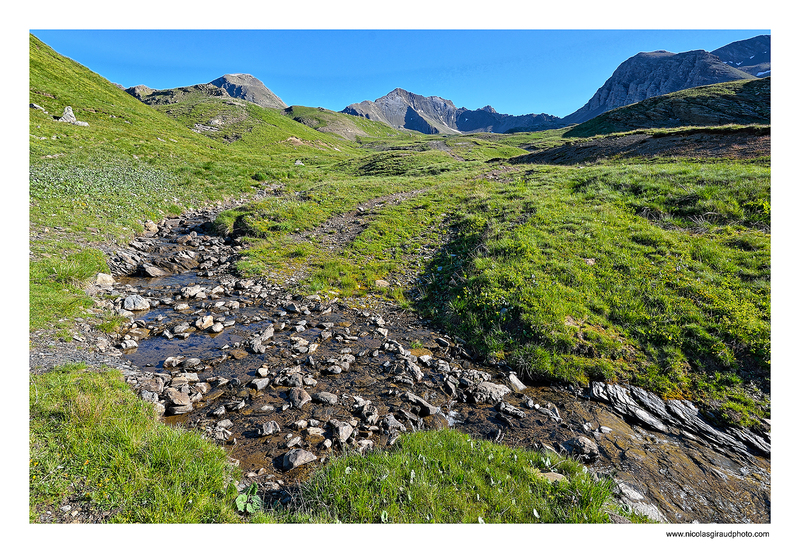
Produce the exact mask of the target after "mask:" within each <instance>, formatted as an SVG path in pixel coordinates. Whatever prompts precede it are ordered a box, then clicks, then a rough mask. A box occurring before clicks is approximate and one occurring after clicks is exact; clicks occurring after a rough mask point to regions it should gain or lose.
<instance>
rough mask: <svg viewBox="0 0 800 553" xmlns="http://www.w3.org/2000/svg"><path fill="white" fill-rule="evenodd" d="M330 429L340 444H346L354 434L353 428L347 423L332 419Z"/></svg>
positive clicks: (329, 423)
mask: <svg viewBox="0 0 800 553" xmlns="http://www.w3.org/2000/svg"><path fill="white" fill-rule="evenodd" d="M328 427H330V428H331V429H332V430H333V437H334V438H336V439H337V440H339V443H345V442H346V441H347V439H348V438H349V437H350V436H351V435H352V434H353V427H352V426H350V424H348V423H346V422H341V421H338V420H335V419H331V420H329V421H328Z"/></svg>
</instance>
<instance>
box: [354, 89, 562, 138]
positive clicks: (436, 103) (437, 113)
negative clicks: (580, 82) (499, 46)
mask: <svg viewBox="0 0 800 553" xmlns="http://www.w3.org/2000/svg"><path fill="white" fill-rule="evenodd" d="M342 113H346V114H349V115H357V116H360V117H366V118H367V119H371V120H373V121H380V122H381V123H385V124H387V125H389V126H391V127H394V128H397V129H407V130H413V131H419V132H421V133H425V134H439V133H445V134H447V133H451V134H452V133H460V132H475V131H483V132H496V133H506V132H509V131H511V130H512V129H515V130H529V131H533V130H542V129H551V128H555V127H558V126H559V124H558V117H555V116H553V115H547V114H545V113H541V114H538V115H537V114H530V115H505V114H500V113H497V111H495V109H494V108H493V107H492V106H485V107H482V108H481V109H479V110H469V109H467V108H463V107H462V108H456V106H455V104H453V102H451V101H450V100H445V99H443V98H440V97H439V96H420V95H418V94H413V93H411V92H408V91H406V90H403V89H402V88H395V89H394V90H392V91H391V92H390V93H389V94H387V95H386V96H383V97H381V98H378V99H377V100H375V101H374V102H370V101H369V100H367V101H364V102H360V103H358V104H350V105H349V106H347V107H346V108H344V109H343V110H342Z"/></svg>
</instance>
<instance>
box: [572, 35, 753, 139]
mask: <svg viewBox="0 0 800 553" xmlns="http://www.w3.org/2000/svg"><path fill="white" fill-rule="evenodd" d="M751 78H753V76H752V75H750V74H748V73H745V72H744V71H741V70H739V69H736V68H733V67H730V66H729V65H727V64H726V63H724V62H722V60H720V59H719V58H718V57H717V56H715V55H713V54H711V53H709V52H706V51H704V50H693V51H690V52H683V53H680V54H673V53H671V52H666V51H664V50H658V51H656V52H640V53H638V54H636V55H635V56H633V57H631V58H628V59H627V60H626V61H624V62H623V63H622V64H621V65H620V66H619V67H618V68H617V69H616V70H615V71H614V73H613V74H612V75H611V77H610V78H609V79H608V80H607V81H606V82H605V83H604V84H603V86H601V87H600V88H599V89H598V90H597V92H596V93H595V94H594V96H592V98H591V99H590V100H589V101H588V102H587V103H586V104H585V105H584V106H583V107H581V108H580V109H578V110H577V111H575V112H573V113H571V114H570V115H568V116H566V117H564V118H563V119H562V122H563V123H566V124H574V123H583V122H584V121H588V120H589V119H591V118H593V117H596V116H598V115H600V114H601V113H604V112H606V111H609V110H611V109H614V108H618V107H622V106H626V105H629V104H633V103H635V102H641V101H642V100H646V99H647V98H651V97H653V96H661V95H663V94H668V93H670V92H677V91H678V90H683V89H686V88H692V87H696V86H702V85H708V84H715V83H722V82H727V81H736V80H742V79H751Z"/></svg>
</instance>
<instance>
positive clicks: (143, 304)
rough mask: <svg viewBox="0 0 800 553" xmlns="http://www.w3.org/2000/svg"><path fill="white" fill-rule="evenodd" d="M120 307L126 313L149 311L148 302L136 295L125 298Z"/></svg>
mask: <svg viewBox="0 0 800 553" xmlns="http://www.w3.org/2000/svg"><path fill="white" fill-rule="evenodd" d="M122 305H123V307H124V308H125V309H126V310H128V311H144V310H146V309H150V302H149V301H147V300H146V299H144V298H143V297H142V296H140V295H138V294H134V295H132V296H128V297H127V298H125V301H124V303H123V304H122Z"/></svg>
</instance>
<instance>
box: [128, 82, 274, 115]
mask: <svg viewBox="0 0 800 553" xmlns="http://www.w3.org/2000/svg"><path fill="white" fill-rule="evenodd" d="M125 92H127V93H128V94H130V95H131V96H133V97H134V98H136V99H137V100H140V101H142V102H144V103H145V104H148V105H163V104H175V103H179V102H180V101H182V100H183V99H185V98H186V97H187V96H188V95H190V94H194V93H200V94H205V95H208V96H212V97H222V98H237V99H241V100H246V101H248V102H252V103H254V104H256V105H259V106H261V107H265V108H275V109H285V108H287V107H288V106H287V105H286V104H285V103H284V102H283V100H281V99H280V98H279V97H278V96H277V95H276V94H275V93H273V92H272V91H271V90H270V89H269V88H267V87H266V86H265V85H264V83H262V82H261V81H260V80H258V79H257V78H255V77H254V76H252V75H248V74H246V73H230V74H227V75H223V76H222V77H219V78H218V79H214V80H213V81H211V82H210V83H205V84H196V85H192V86H183V87H178V88H168V89H164V90H156V89H152V88H149V87H147V86H145V85H137V86H132V87H130V88H126V89H125Z"/></svg>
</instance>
